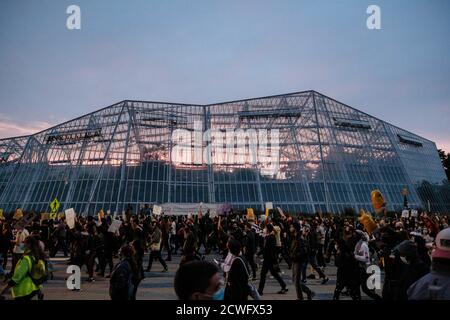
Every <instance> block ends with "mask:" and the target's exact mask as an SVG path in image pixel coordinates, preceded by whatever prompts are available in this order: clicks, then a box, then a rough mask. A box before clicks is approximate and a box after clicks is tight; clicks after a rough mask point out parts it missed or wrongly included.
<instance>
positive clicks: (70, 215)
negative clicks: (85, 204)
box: [65, 208, 75, 229]
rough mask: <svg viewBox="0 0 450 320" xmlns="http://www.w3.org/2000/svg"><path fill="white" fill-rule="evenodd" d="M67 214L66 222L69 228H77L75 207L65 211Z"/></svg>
mask: <svg viewBox="0 0 450 320" xmlns="http://www.w3.org/2000/svg"><path fill="white" fill-rule="evenodd" d="M65 214H66V223H67V226H68V227H69V229H73V228H75V210H73V208H70V209H67V210H66V211H65Z"/></svg>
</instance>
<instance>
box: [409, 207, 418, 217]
mask: <svg viewBox="0 0 450 320" xmlns="http://www.w3.org/2000/svg"><path fill="white" fill-rule="evenodd" d="M418 215H419V212H418V211H417V210H416V209H412V210H411V217H414V218H417V216H418Z"/></svg>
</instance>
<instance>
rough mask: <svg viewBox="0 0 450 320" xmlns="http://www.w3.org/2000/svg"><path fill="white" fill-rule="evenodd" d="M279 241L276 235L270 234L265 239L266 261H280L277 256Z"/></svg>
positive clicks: (264, 255) (273, 262)
mask: <svg viewBox="0 0 450 320" xmlns="http://www.w3.org/2000/svg"><path fill="white" fill-rule="evenodd" d="M276 244H277V241H276V239H275V235H273V234H270V235H268V236H267V237H266V238H265V240H264V248H263V250H262V251H263V258H264V263H272V264H276V263H277V261H278V258H277V252H278V251H277V247H276Z"/></svg>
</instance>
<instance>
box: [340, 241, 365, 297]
mask: <svg viewBox="0 0 450 320" xmlns="http://www.w3.org/2000/svg"><path fill="white" fill-rule="evenodd" d="M335 251H336V256H335V265H336V267H337V273H336V287H335V289H334V295H333V300H339V297H340V295H341V293H342V291H343V290H344V288H347V293H348V294H349V296H350V297H351V298H352V299H353V300H361V291H360V290H359V285H360V283H359V277H355V275H357V274H358V273H359V265H358V261H356V259H355V257H354V256H353V253H352V251H351V250H350V248H349V246H348V244H347V242H346V241H345V240H344V239H337V240H336V247H335Z"/></svg>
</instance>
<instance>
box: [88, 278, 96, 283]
mask: <svg viewBox="0 0 450 320" xmlns="http://www.w3.org/2000/svg"><path fill="white" fill-rule="evenodd" d="M87 281H88V282H95V279H94V278H88V279H87Z"/></svg>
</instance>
